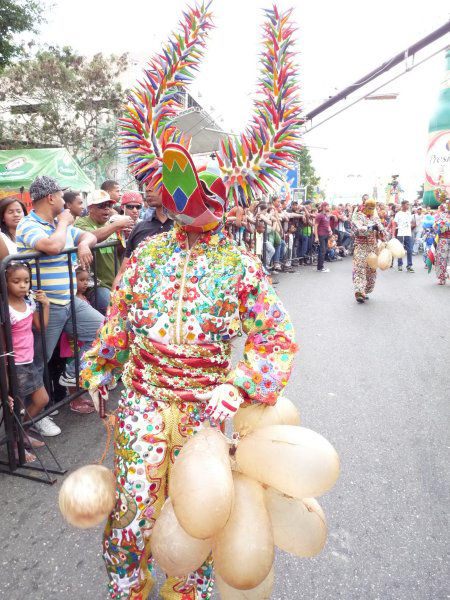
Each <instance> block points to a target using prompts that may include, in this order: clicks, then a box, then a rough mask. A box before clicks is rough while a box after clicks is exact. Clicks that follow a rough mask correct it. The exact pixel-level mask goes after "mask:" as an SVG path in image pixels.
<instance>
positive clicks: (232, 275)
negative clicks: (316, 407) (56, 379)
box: [82, 226, 296, 599]
mask: <svg viewBox="0 0 450 600" xmlns="http://www.w3.org/2000/svg"><path fill="white" fill-rule="evenodd" d="M241 330H242V331H244V332H245V333H246V334H247V336H248V337H247V342H246V345H245V354H244V359H243V360H242V361H241V362H239V363H238V364H237V365H236V367H235V368H233V369H230V349H231V344H230V342H231V340H232V339H233V338H235V337H236V336H238V335H240V333H241ZM293 338H294V332H293V328H292V324H291V322H290V320H289V317H288V315H287V313H286V311H285V309H284V307H283V305H282V303H281V302H280V300H279V299H278V297H277V295H276V294H275V292H274V290H273V288H272V287H271V285H270V284H269V283H268V280H267V278H266V277H265V275H264V273H263V271H262V268H261V264H260V263H259V261H258V259H256V258H255V257H254V256H252V255H250V254H249V253H247V252H246V251H244V250H242V248H240V247H238V246H237V245H236V244H235V243H234V242H233V241H231V240H230V239H228V238H227V237H225V235H224V234H223V233H222V232H219V233H213V234H211V233H206V234H204V235H203V236H202V237H201V238H200V240H199V241H198V242H197V243H196V244H195V245H194V247H193V248H192V249H191V250H189V249H188V248H187V242H186V233H185V231H184V230H183V229H182V228H180V227H179V226H177V227H176V228H175V229H173V230H172V231H170V232H167V233H163V234H161V235H159V236H156V237H155V238H153V239H151V240H150V241H148V242H143V243H142V244H141V245H140V246H139V248H138V249H137V250H136V252H135V253H134V255H133V256H132V259H131V266H130V267H129V269H128V270H127V272H126V274H125V276H124V278H123V282H122V286H121V287H120V289H118V290H116V291H115V292H114V293H113V297H112V307H111V312H110V314H109V318H108V321H107V323H106V324H105V326H104V327H103V329H102V330H101V332H100V334H99V336H98V338H97V341H96V343H95V345H94V347H93V349H92V350H91V351H90V352H88V353H87V354H85V356H84V362H83V368H84V369H83V373H82V380H83V385H84V387H86V388H92V387H94V388H95V387H98V386H99V385H108V384H109V383H111V381H112V380H113V379H117V378H118V377H119V376H120V375H122V380H123V383H124V385H125V392H124V393H123V396H122V399H121V401H120V405H119V412H118V419H117V425H116V432H115V446H116V457H115V470H116V477H117V482H118V483H117V505H116V508H115V510H114V512H113V513H112V515H111V517H110V520H109V522H108V525H107V528H106V532H105V539H104V556H105V560H106V563H107V567H108V571H109V575H110V578H111V582H112V585H111V591H112V594H113V595H112V597H114V594H116V597H117V598H141V597H142V598H145V594H144V590H145V593H147V590H148V589H150V585H151V584H150V581H151V576H150V570H149V560H150V551H149V549H148V545H149V538H150V535H151V531H152V527H153V524H154V522H155V518H156V516H157V514H158V512H159V510H160V508H161V506H162V504H163V503H164V500H165V498H166V495H167V479H168V476H169V475H170V468H171V465H172V464H173V461H174V460H175V457H176V455H177V453H178V451H179V449H180V448H181V446H182V445H183V444H184V443H185V441H186V440H187V439H189V436H190V435H192V434H193V433H195V431H196V430H197V429H198V428H200V427H201V426H202V422H203V421H204V417H203V415H202V406H201V405H200V403H199V402H198V401H197V400H196V398H195V396H194V394H195V392H196V391H198V390H202V391H204V390H205V389H206V390H208V389H213V388H214V387H215V386H217V385H218V384H220V383H231V384H232V385H234V386H235V387H236V388H238V389H239V390H240V392H241V394H242V395H243V397H244V399H245V401H247V402H262V403H267V404H274V403H275V402H276V399H277V396H278V394H279V393H280V391H281V390H282V388H283V387H284V386H285V385H286V383H287V381H288V378H289V374H290V371H291V364H292V359H293V356H294V353H295V350H296V346H295V344H294V339H293ZM210 581H211V565H210V564H206V565H204V566H203V568H202V570H201V573H195V574H193V575H192V576H190V577H188V578H187V579H186V580H176V579H174V578H169V579H168V580H167V582H166V584H165V587H164V589H163V590H162V594H163V597H164V598H168V599H172V598H177V599H181V598H186V599H188V598H189V599H194V598H207V597H208V594H209V589H210V585H211V584H210ZM196 591H197V593H198V596H196V595H195V594H196ZM139 594H141V595H139ZM164 594H166V595H164Z"/></svg>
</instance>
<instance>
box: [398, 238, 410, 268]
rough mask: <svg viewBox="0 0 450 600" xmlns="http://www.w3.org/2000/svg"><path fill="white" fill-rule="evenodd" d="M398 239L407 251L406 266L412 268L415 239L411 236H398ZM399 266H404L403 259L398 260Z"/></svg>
mask: <svg viewBox="0 0 450 600" xmlns="http://www.w3.org/2000/svg"><path fill="white" fill-rule="evenodd" d="M397 239H398V240H400V242H401V243H402V244H403V246H404V247H405V250H406V266H407V267H412V264H413V262H412V252H413V239H412V237H411V236H410V235H398V236H397ZM398 266H399V267H401V266H403V258H399V259H398Z"/></svg>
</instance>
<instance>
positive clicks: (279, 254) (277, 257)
mask: <svg viewBox="0 0 450 600" xmlns="http://www.w3.org/2000/svg"><path fill="white" fill-rule="evenodd" d="M285 252H286V242H285V241H284V240H281V243H280V244H279V245H278V246H277V247H276V248H275V254H274V256H273V262H274V263H275V264H276V263H278V264H279V263H280V262H281V261H282V260H283V258H284V253H285Z"/></svg>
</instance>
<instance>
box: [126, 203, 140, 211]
mask: <svg viewBox="0 0 450 600" xmlns="http://www.w3.org/2000/svg"><path fill="white" fill-rule="evenodd" d="M125 208H129V209H130V210H134V209H136V210H140V209H141V205H140V204H127V205H126V206H125Z"/></svg>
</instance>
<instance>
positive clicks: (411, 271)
mask: <svg viewBox="0 0 450 600" xmlns="http://www.w3.org/2000/svg"><path fill="white" fill-rule="evenodd" d="M406 270H407V271H408V273H414V269H413V268H412V267H406Z"/></svg>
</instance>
